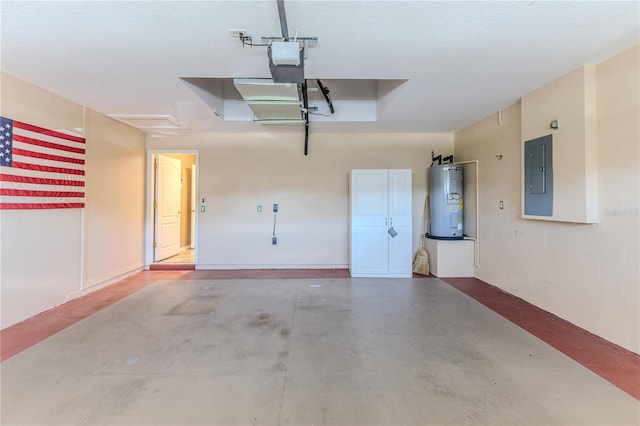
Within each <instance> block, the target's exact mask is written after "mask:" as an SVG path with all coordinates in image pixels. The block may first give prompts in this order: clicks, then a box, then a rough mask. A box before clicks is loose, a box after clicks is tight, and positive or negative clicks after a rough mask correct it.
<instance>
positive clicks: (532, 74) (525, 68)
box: [0, 0, 640, 133]
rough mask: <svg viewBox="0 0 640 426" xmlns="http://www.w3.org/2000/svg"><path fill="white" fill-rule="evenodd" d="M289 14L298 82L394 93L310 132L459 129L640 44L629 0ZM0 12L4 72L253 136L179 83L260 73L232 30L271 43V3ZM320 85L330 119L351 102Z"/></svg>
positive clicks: (113, 110) (292, 5)
mask: <svg viewBox="0 0 640 426" xmlns="http://www.w3.org/2000/svg"><path fill="white" fill-rule="evenodd" d="M285 6H286V14H287V21H288V27H289V32H290V35H291V36H293V35H294V34H295V33H296V31H297V32H298V35H299V36H313V37H318V42H317V44H316V45H315V46H314V47H310V48H309V49H308V55H309V57H308V60H307V61H306V62H305V76H306V77H307V78H310V79H314V78H320V79H322V80H323V82H325V80H326V81H327V82H330V81H331V80H348V79H367V80H369V81H371V80H395V82H392V83H391V85H390V86H389V87H390V90H385V86H384V84H381V85H378V88H377V105H374V106H373V110H372V111H373V112H374V117H375V121H343V120H333V121H332V119H327V118H326V117H325V118H324V121H317V122H314V118H313V117H312V129H313V131H363V132H372V131H376V132H378V131H407V132H451V131H455V130H458V129H460V128H462V127H464V126H466V125H469V124H471V123H473V122H475V121H477V120H479V119H481V118H483V117H486V116H487V115H489V114H491V113H492V112H495V111H497V110H498V109H502V108H505V107H507V106H509V105H511V104H512V103H514V102H515V101H516V100H517V99H518V98H520V97H521V96H522V95H524V94H526V93H528V92H529V91H531V90H533V89H535V88H537V87H539V86H541V85H543V84H544V83H546V82H548V81H551V80H554V79H555V78H557V77H559V76H561V75H562V74H564V73H566V72H568V71H570V70H572V69H574V68H576V67H578V66H580V65H583V64H586V63H594V62H598V61H601V60H603V59H605V58H607V57H609V56H611V55H613V54H615V53H617V52H619V51H621V50H623V49H625V48H628V47H630V46H633V45H634V44H637V43H638V42H640V3H638V2H636V1H625V2H613V1H610V2H584V1H566V2H562V1H553V2H543V1H530V0H528V1H513V2H509V1H471V2H465V1H321V0H312V1H301V0H285ZM0 14H1V19H2V20H1V25H2V26H1V36H2V44H1V48H2V56H1V61H2V62H1V69H2V71H4V72H6V73H8V74H11V75H14V76H16V77H18V78H21V79H23V80H26V81H28V82H31V83H33V84H36V85H38V86H41V87H44V88H46V89H48V90H51V91H53V92H55V93H58V94H60V95H62V96H64V97H67V98H69V99H71V100H74V101H76V102H79V103H82V104H85V105H87V106H89V107H91V108H93V109H95V110H98V111H100V112H102V113H105V114H109V115H122V116H127V115H129V116H136V117H139V116H146V115H151V116H160V117H167V116H168V117H170V118H173V119H175V120H176V121H177V122H178V123H180V125H182V126H184V127H185V129H184V130H178V131H216V132H237V131H251V130H259V129H260V125H259V124H256V123H253V122H231V121H224V120H223V119H221V118H220V117H217V116H216V115H215V114H214V113H213V111H212V110H211V108H209V107H208V106H207V105H206V104H205V103H204V102H203V101H202V100H201V98H200V97H198V96H197V95H196V94H195V93H194V92H193V91H192V90H190V89H189V88H188V87H187V84H185V82H184V81H182V80H181V79H180V77H183V78H225V79H226V78H259V77H270V73H269V67H268V59H267V53H266V49H265V48H264V47H253V48H250V47H244V48H243V47H242V45H241V43H240V41H239V40H238V39H237V38H232V37H231V35H230V33H229V29H246V30H247V33H248V34H249V35H251V36H252V37H253V40H254V42H259V41H261V37H262V36H279V35H281V31H280V23H279V18H278V9H277V3H276V0H264V1H196V2H189V1H140V2H124V1H107V2H97V1H74V2H48V1H44V2H35V1H25V2H10V1H2V2H1V3H0ZM401 80H407V81H406V82H404V83H402V84H398V81H401ZM326 84H327V86H329V90H331V91H332V92H331V94H332V95H333V96H334V105H335V107H336V113H338V112H339V110H340V107H341V102H343V106H344V107H345V108H346V107H347V102H349V101H353V100H354V98H353V96H350V97H349V96H345V97H342V98H341V94H340V92H339V91H338V92H335V90H333V89H332V87H331V85H330V84H329V83H326ZM391 89H393V90H391ZM236 97H237V96H236ZM347 98H349V99H347ZM356 98H357V96H356ZM321 100H322V97H321V96H320V98H319V99H318V100H317V105H318V106H319V112H322V109H323V108H324V109H325V110H326V104H324V103H323V102H324V101H322V102H320V101H321ZM369 106H370V105H369ZM370 112H371V111H370ZM163 132H165V133H166V132H176V130H171V129H167V130H163V131H157V133H163Z"/></svg>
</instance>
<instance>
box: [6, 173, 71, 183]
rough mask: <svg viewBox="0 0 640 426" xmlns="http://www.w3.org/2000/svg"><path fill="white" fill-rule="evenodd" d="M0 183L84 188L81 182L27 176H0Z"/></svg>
mask: <svg viewBox="0 0 640 426" xmlns="http://www.w3.org/2000/svg"><path fill="white" fill-rule="evenodd" d="M0 182H20V183H33V184H39V185H64V186H84V181H82V180H66V179H44V178H35V177H27V176H14V175H5V174H0Z"/></svg>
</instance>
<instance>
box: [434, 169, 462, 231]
mask: <svg viewBox="0 0 640 426" xmlns="http://www.w3.org/2000/svg"><path fill="white" fill-rule="evenodd" d="M462 195H463V194H462V166H459V165H457V164H435V165H432V166H431V168H430V169H429V202H430V204H429V223H430V226H429V232H428V233H427V237H429V238H435V239H443V240H459V239H462V238H463V236H464V217H463V216H464V215H463V205H464V202H463V196H462Z"/></svg>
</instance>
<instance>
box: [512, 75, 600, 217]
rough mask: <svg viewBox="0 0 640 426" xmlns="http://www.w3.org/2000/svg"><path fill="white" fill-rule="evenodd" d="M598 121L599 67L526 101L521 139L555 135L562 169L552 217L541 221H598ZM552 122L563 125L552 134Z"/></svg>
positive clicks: (551, 85) (555, 187)
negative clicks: (597, 92)
mask: <svg viewBox="0 0 640 426" xmlns="http://www.w3.org/2000/svg"><path fill="white" fill-rule="evenodd" d="M596 116H597V114H596V67H595V65H586V66H583V67H580V68H578V69H577V70H574V71H572V72H570V73H568V74H566V75H564V76H562V77H560V78H559V79H557V80H555V81H552V82H551V83H549V84H546V85H545V86H543V87H540V88H538V89H536V90H534V91H533V92H531V93H529V94H527V95H525V96H523V97H522V99H521V138H522V139H521V140H522V141H528V140H531V139H536V138H539V137H541V136H546V135H549V134H551V135H552V138H553V142H552V145H553V149H552V151H553V164H554V166H555V165H557V166H556V167H553V214H552V216H551V217H539V218H540V219H543V220H555V221H561V222H575V223H597V222H598V196H597V194H598V163H597V149H598V147H597V139H596ZM552 119H556V120H558V122H559V127H558V128H557V129H550V123H551V120H552ZM523 143H524V142H523ZM524 161H525V159H524V158H523V159H522V162H523V164H524ZM567 166H568V167H567ZM522 206H523V209H524V197H523V200H522ZM523 214H524V211H523ZM535 217H536V216H529V218H535Z"/></svg>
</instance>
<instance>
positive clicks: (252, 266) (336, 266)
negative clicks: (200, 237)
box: [196, 263, 349, 270]
mask: <svg viewBox="0 0 640 426" xmlns="http://www.w3.org/2000/svg"><path fill="white" fill-rule="evenodd" d="M348 267H349V265H346V264H329V265H326V264H321V265H318V264H316V265H287V264H277V265H264V264H248V265H244V264H217V263H199V264H197V265H196V269H199V270H200V269H202V270H207V269H229V270H233V269H347V268H348Z"/></svg>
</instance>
